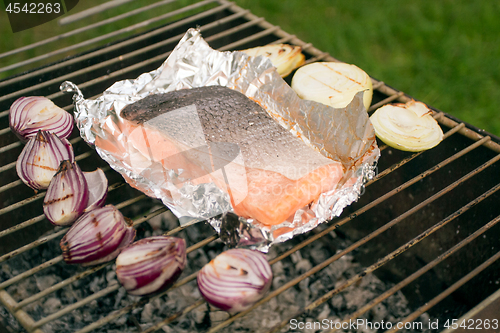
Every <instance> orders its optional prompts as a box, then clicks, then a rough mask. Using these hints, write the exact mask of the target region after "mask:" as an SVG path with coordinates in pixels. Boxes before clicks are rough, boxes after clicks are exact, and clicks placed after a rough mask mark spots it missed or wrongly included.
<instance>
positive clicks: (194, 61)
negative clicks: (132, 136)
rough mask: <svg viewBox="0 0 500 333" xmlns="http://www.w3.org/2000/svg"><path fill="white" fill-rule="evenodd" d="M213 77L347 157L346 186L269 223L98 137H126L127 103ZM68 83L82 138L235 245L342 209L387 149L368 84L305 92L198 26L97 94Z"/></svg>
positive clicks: (223, 194) (131, 179)
mask: <svg viewBox="0 0 500 333" xmlns="http://www.w3.org/2000/svg"><path fill="white" fill-rule="evenodd" d="M210 85H220V86H226V87H228V88H231V89H234V90H237V91H239V92H241V93H243V94H245V95H246V96H247V97H249V98H251V99H253V100H254V101H256V102H258V103H259V104H260V105H261V106H262V107H263V108H264V109H265V110H266V111H267V112H268V114H269V115H270V116H271V117H272V118H273V119H275V120H276V121H277V122H278V123H279V124H281V125H282V126H283V127H285V128H286V129H288V130H290V131H291V132H292V133H293V134H295V135H296V136H298V137H299V138H301V139H302V140H303V141H304V142H305V143H306V144H307V145H309V146H310V147H311V149H315V150H317V151H318V152H320V153H321V154H323V155H324V156H326V157H328V158H331V159H333V160H336V161H338V162H340V163H342V165H343V167H344V176H343V178H342V180H341V181H340V182H339V184H338V186H337V187H336V188H335V189H332V190H330V191H329V192H326V193H322V194H321V195H320V197H319V198H318V199H317V200H316V201H315V202H313V203H311V204H310V205H308V206H307V207H303V208H302V209H299V210H297V211H296V213H295V215H294V216H293V217H291V218H289V219H288V220H287V221H285V222H283V223H281V224H279V225H274V226H267V225H263V224H261V223H258V222H257V221H254V220H252V219H245V218H242V217H238V216H236V215H235V214H234V213H232V205H231V200H230V197H229V195H228V193H227V191H225V189H222V188H220V187H218V186H217V185H216V184H214V183H213V182H208V183H202V184H196V183H193V182H191V181H190V180H189V179H183V180H182V186H179V179H182V177H181V176H182V170H161V166H158V164H157V163H156V164H155V163H152V162H151V161H141V160H140V158H139V159H135V158H134V156H132V155H133V154H132V153H130V156H127V159H123V158H117V157H116V156H115V155H113V154H112V153H111V152H110V151H108V150H106V149H105V148H103V147H102V145H101V147H100V146H99V145H95V143H96V139H97V140H101V141H100V142H106V140H110V141H111V140H117V139H116V138H118V140H122V144H126V141H127V138H123V137H122V138H120V135H115V136H114V137H110V135H109V131H110V128H116V124H120V122H121V121H122V119H121V117H120V111H121V110H122V109H123V108H124V107H125V106H126V105H128V104H131V103H134V102H136V101H138V100H140V99H142V98H144V97H146V96H148V95H150V94H161V93H166V92H170V91H174V90H180V89H186V88H194V87H202V86H210ZM61 90H62V91H65V92H72V93H74V96H73V100H74V104H75V119H76V123H77V126H78V128H79V130H80V134H81V136H82V138H83V139H84V140H85V141H86V142H87V143H88V144H89V145H91V146H94V147H95V148H96V151H97V152H98V154H99V155H100V156H101V157H102V158H103V159H104V160H106V161H107V162H108V163H109V164H110V166H111V167H112V168H113V169H115V170H116V171H118V172H119V173H121V174H122V176H123V177H124V178H125V180H126V181H127V182H128V183H129V184H130V185H131V186H133V187H135V188H137V189H139V190H141V191H143V192H144V193H146V194H147V195H149V196H152V197H155V198H158V199H160V200H162V202H163V203H164V204H165V205H166V206H167V207H168V208H169V209H171V210H172V212H173V213H174V214H175V215H176V216H177V217H179V221H180V223H181V225H187V224H190V223H195V222H198V221H204V220H205V221H208V222H209V223H210V224H211V225H212V226H213V227H214V229H215V230H216V231H217V232H218V233H219V234H220V236H221V239H222V240H223V241H225V242H226V243H227V244H228V245H229V246H231V247H235V246H236V247H238V246H240V247H249V248H255V249H259V250H261V251H267V249H268V248H269V246H271V245H272V244H275V243H279V242H283V241H285V240H287V239H290V238H292V237H293V236H294V235H297V234H302V233H304V232H307V231H309V230H311V229H313V228H315V227H316V226H317V225H318V224H320V223H322V222H325V221H328V220H330V219H332V218H334V217H336V216H339V215H340V214H341V213H342V210H343V209H344V208H345V207H346V206H347V205H349V204H351V203H352V202H354V201H356V200H357V199H358V197H359V196H360V194H361V192H362V189H363V184H364V183H365V182H366V181H367V180H368V179H371V178H372V177H373V176H374V170H375V163H376V161H377V160H378V157H379V156H380V151H379V149H378V147H377V144H376V140H375V133H374V130H373V127H372V125H371V123H370V120H369V118H368V114H367V112H366V110H365V108H364V106H363V98H362V97H363V92H360V93H358V94H357V95H356V96H355V98H354V99H353V101H352V102H351V103H350V104H349V105H347V106H346V107H345V108H339V109H336V108H332V107H329V106H326V105H323V104H320V103H316V102H313V101H306V100H302V99H300V98H299V97H298V96H297V95H296V94H295V92H294V91H293V90H292V89H291V88H290V86H289V85H288V84H287V83H286V82H285V81H284V80H283V79H282V78H281V76H280V75H279V74H278V73H277V71H276V69H275V68H274V67H273V66H272V63H271V61H270V60H268V59H267V58H265V57H262V56H259V57H249V56H247V55H246V54H244V53H242V52H219V51H216V50H213V49H212V48H211V47H210V46H209V45H208V44H207V43H206V42H205V41H204V40H203V38H202V37H201V34H200V32H199V31H198V30H196V29H190V30H188V31H187V32H186V34H185V35H184V37H183V38H182V39H181V41H180V42H179V44H178V45H177V46H176V47H175V49H174V50H173V51H172V53H171V54H170V56H169V57H168V59H167V60H166V61H165V62H164V63H163V64H162V65H161V66H160V67H159V68H158V69H157V70H154V71H152V72H149V73H144V74H142V75H140V76H139V77H138V78H136V79H133V80H123V81H119V82H116V83H115V84H113V85H112V86H111V87H109V88H108V89H106V90H105V91H104V92H103V94H102V96H101V97H99V98H97V99H95V100H87V99H85V98H84V97H83V94H82V93H81V91H80V90H79V89H78V87H77V86H76V85H75V84H73V83H71V82H68V81H66V82H64V83H63V84H62V85H61ZM105 128H106V129H107V130H104V129H105ZM143 162H144V163H143ZM141 163H143V164H144V165H143V164H141ZM159 168H160V169H159ZM158 170H161V172H164V173H165V175H166V176H165V177H164V178H165V180H164V181H162V182H158V181H157V180H156V179H155V178H154V177H153V176H152V175H153V174H155V173H157V172H159V171H158Z"/></svg>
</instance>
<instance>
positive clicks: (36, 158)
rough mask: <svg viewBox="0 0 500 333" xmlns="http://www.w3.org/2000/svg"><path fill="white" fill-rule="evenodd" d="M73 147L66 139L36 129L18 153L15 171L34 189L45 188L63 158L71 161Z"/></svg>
mask: <svg viewBox="0 0 500 333" xmlns="http://www.w3.org/2000/svg"><path fill="white" fill-rule="evenodd" d="M74 159H75V157H74V154H73V147H72V146H71V144H70V143H69V141H68V140H67V139H64V138H63V139H60V138H59V137H58V136H57V135H55V134H51V133H49V132H46V131H38V133H37V135H36V136H35V137H32V138H31V139H30V140H29V141H28V143H27V144H26V146H24V148H23V151H22V152H21V154H20V155H19V158H18V159H17V163H16V171H17V174H18V175H19V178H21V180H22V181H23V182H24V183H25V184H26V185H28V186H29V187H31V188H32V189H34V190H41V189H46V188H47V187H48V186H49V184H50V180H51V179H52V177H53V176H54V175H55V174H56V172H57V169H58V168H59V165H60V164H61V162H62V161H64V160H69V161H70V162H73V161H74Z"/></svg>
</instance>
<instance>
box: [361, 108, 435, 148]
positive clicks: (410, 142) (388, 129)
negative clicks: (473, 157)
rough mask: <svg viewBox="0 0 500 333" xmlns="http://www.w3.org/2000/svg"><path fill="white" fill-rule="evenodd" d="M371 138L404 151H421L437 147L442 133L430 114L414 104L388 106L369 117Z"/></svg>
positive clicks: (430, 112) (427, 109)
mask: <svg viewBox="0 0 500 333" xmlns="http://www.w3.org/2000/svg"><path fill="white" fill-rule="evenodd" d="M370 120H371V122H372V124H373V128H374V129H375V134H376V135H377V137H378V138H379V139H380V140H382V141H383V142H384V143H385V144H387V145H388V146H391V147H393V148H396V149H400V150H405V151H422V150H426V149H430V148H432V147H435V146H437V145H438V144H439V143H440V142H441V140H443V131H442V130H441V127H440V126H439V124H438V123H437V121H436V120H435V119H434V118H433V117H432V111H431V110H430V109H429V108H428V107H427V106H426V105H425V104H424V103H421V102H416V101H414V100H412V101H410V102H408V103H406V104H401V103H400V104H389V105H384V106H382V107H381V108H379V109H377V111H375V112H374V113H373V115H372V116H371V117H370Z"/></svg>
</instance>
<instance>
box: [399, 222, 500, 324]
mask: <svg viewBox="0 0 500 333" xmlns="http://www.w3.org/2000/svg"><path fill="white" fill-rule="evenodd" d="M498 220H499V219H498V218H497V219H495V221H496V223H498ZM498 259H500V252H497V254H495V255H494V256H492V257H491V258H489V259H488V260H486V261H485V262H483V263H482V264H481V265H479V266H478V267H477V268H475V269H474V270H473V271H472V272H470V273H469V274H467V275H466V276H464V277H463V278H461V279H460V280H458V281H457V282H456V283H454V284H453V285H452V286H451V287H449V288H448V289H446V290H445V291H443V292H442V293H441V294H439V295H438V296H436V297H435V298H433V299H432V300H430V301H429V302H427V303H426V304H425V305H422V307H420V308H419V309H418V310H417V311H415V312H413V313H412V314H411V315H409V316H408V317H406V318H405V319H403V321H402V323H406V322H411V321H413V320H415V319H417V318H418V317H419V316H420V315H421V314H422V313H424V312H425V311H427V310H429V309H430V308H432V307H433V306H434V305H436V304H438V303H439V302H441V301H442V300H443V299H445V298H446V297H448V296H449V295H451V294H452V293H453V292H455V291H456V290H457V289H459V288H460V287H462V286H463V285H464V284H466V283H467V282H469V281H470V280H471V279H472V278H474V277H475V276H477V275H478V274H479V273H481V272H482V271H483V270H485V269H486V268H488V266H490V265H491V264H493V263H494V262H495V261H497V260H498ZM397 331H399V330H398V329H397V328H394V329H393V330H392V331H390V332H397Z"/></svg>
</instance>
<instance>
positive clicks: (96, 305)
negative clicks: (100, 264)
mask: <svg viewBox="0 0 500 333" xmlns="http://www.w3.org/2000/svg"><path fill="white" fill-rule="evenodd" d="M152 206H154V205H152ZM152 206H150V207H152ZM157 208H159V207H153V208H151V210H154V209H157ZM133 213H134V214H136V215H126V216H140V215H144V212H143V211H137V212H133ZM176 227H178V221H177V219H176V218H175V216H174V215H173V214H172V213H171V212H165V213H162V214H160V215H158V216H155V217H154V218H152V219H150V220H149V221H148V222H146V223H143V224H142V225H141V226H139V228H138V230H137V231H138V233H137V239H141V238H144V237H148V236H153V235H160V234H163V233H165V232H166V231H168V230H172V229H174V228H176ZM323 228H324V226H322V227H320V228H319V229H318V230H315V231H313V233H314V232H318V231H320V230H321V229H323ZM213 234H214V231H213V230H212V228H211V227H210V226H209V225H207V224H205V223H197V224H195V225H192V226H189V227H188V228H186V229H184V230H182V231H180V232H178V233H177V234H175V236H177V237H182V238H184V239H186V242H187V246H188V247H189V246H191V245H193V244H196V243H197V242H199V241H202V240H204V239H206V238H207V237H210V236H211V235H213ZM307 236H308V235H301V236H299V237H296V238H294V239H292V240H290V241H288V242H286V243H283V244H279V245H277V246H273V247H272V248H271V249H270V252H269V255H268V257H269V258H274V257H276V256H278V255H279V254H281V253H283V252H285V251H287V250H288V249H290V248H291V247H293V246H294V245H296V244H298V243H300V242H301V241H303V240H305V239H306V238H307ZM59 241H60V238H57V239H54V240H52V241H50V242H47V243H45V244H42V245H40V246H39V247H37V248H35V249H33V250H30V251H27V252H25V253H23V254H21V255H18V256H16V257H14V258H12V259H11V260H8V261H6V262H4V263H3V264H1V266H0V268H1V269H0V281H5V280H8V279H10V278H12V277H14V276H16V275H18V274H20V273H22V272H24V271H26V270H29V269H31V268H33V267H35V266H37V265H39V264H41V263H43V262H46V261H48V260H50V259H53V258H55V257H57V256H59V255H61V250H60V248H59ZM349 245H350V243H349V242H348V241H346V240H345V239H343V238H342V237H337V235H336V234H335V233H334V232H332V233H330V235H327V236H324V237H322V238H320V239H318V240H317V241H315V242H314V243H312V244H310V245H308V246H306V247H304V248H303V249H301V250H299V251H296V252H295V253H293V254H292V255H290V256H288V257H287V258H285V259H283V260H282V261H279V262H277V263H275V264H274V265H273V266H272V269H273V274H274V279H273V284H272V287H271V291H273V290H275V289H277V288H279V287H280V286H282V285H284V284H285V283H287V282H288V281H290V280H291V279H293V278H294V277H296V276H298V275H300V274H303V273H306V272H307V271H309V270H310V269H311V268H312V267H314V266H315V265H317V264H319V263H321V262H323V261H325V260H326V259H328V258H329V257H331V256H332V255H334V254H335V253H336V252H337V251H340V250H342V249H344V248H346V247H347V246H349ZM224 249H225V246H224V244H223V243H222V242H221V241H219V240H216V241H214V242H211V243H210V244H208V245H206V246H204V247H201V248H199V249H196V250H194V251H192V252H191V253H189V254H188V256H187V265H186V268H185V270H184V272H183V274H182V275H181V277H180V280H182V279H183V278H185V277H187V276H189V275H190V274H192V273H194V272H197V271H198V270H199V269H200V268H201V267H203V266H204V265H205V264H207V263H208V262H209V261H210V260H212V259H213V258H214V257H215V256H217V255H218V254H220V253H221V252H222V251H223V250H224ZM86 270H87V269H86V268H83V267H81V266H79V265H67V264H65V263H64V262H59V263H58V264H55V265H53V266H51V267H49V268H47V269H44V270H42V271H41V272H39V273H36V274H35V275H34V276H31V277H28V278H26V279H23V280H21V281H20V282H18V283H15V284H13V285H12V286H10V287H8V288H7V291H8V292H9V294H10V295H11V296H12V297H13V298H14V299H15V300H16V301H18V302H19V301H22V300H23V299H26V298H27V297H30V296H32V295H34V294H37V293H38V292H40V291H41V290H44V289H46V288H49V287H51V286H53V285H55V284H57V283H59V282H61V281H63V280H65V279H68V278H70V277H72V276H74V275H75V274H79V273H81V272H85V271H86ZM361 270H362V267H361V266H360V265H359V264H358V263H356V262H355V260H354V257H353V256H352V255H345V256H343V257H341V258H340V259H338V260H337V261H335V262H334V263H332V264H331V265H329V266H327V267H326V268H325V269H323V270H321V271H320V272H318V273H317V274H314V275H311V276H309V277H307V278H305V279H304V280H303V281H301V282H300V283H298V284H297V285H295V286H293V287H291V288H289V289H287V290H285V291H284V292H282V293H281V294H279V295H278V296H277V297H274V298H272V299H270V300H269V301H268V302H266V303H265V304H263V305H262V306H260V307H257V308H256V309H255V310H254V311H252V312H251V313H250V314H249V315H247V316H244V317H243V318H241V319H238V320H236V321H235V322H234V323H232V324H231V325H229V326H228V327H226V328H224V329H222V330H221V332H266V331H268V330H269V329H270V328H272V327H274V326H275V325H277V324H279V323H280V322H281V321H283V320H285V319H287V318H289V317H290V316H292V315H293V314H294V313H296V312H297V311H298V310H299V309H301V308H302V307H304V306H306V305H307V304H309V303H311V302H313V301H314V300H316V299H317V298H318V297H320V296H322V295H324V294H325V293H326V292H328V291H330V290H331V289H334V288H335V287H337V286H339V285H341V284H342V283H344V282H345V281H346V280H347V279H349V278H350V277H352V276H354V275H355V274H357V273H359V272H360V271H361ZM117 283H118V282H117V278H116V274H115V265H114V262H111V263H110V264H108V265H107V266H106V267H104V268H103V269H100V270H98V271H96V272H94V273H92V274H90V275H88V276H86V277H84V278H82V279H80V280H77V281H75V282H73V283H71V284H69V285H68V286H65V287H63V288H61V289H59V290H57V291H55V292H53V293H51V294H49V295H47V296H45V297H43V298H41V299H39V300H37V301H35V302H33V303H31V304H29V305H28V306H26V307H24V308H23V310H24V311H26V312H27V313H28V314H29V315H30V316H32V317H33V319H34V320H35V321H37V320H40V319H42V318H44V317H46V316H48V315H50V314H53V313H55V312H57V311H60V310H61V309H64V308H66V307H67V306H69V305H71V304H74V303H75V302H78V301H81V300H83V299H85V298H86V297H89V296H92V295H94V294H95V293H97V292H100V291H102V290H103V289H105V288H107V287H110V286H114V285H116V284H117ZM390 287H391V286H390V285H387V284H384V283H383V282H382V281H380V280H379V279H377V278H376V277H375V276H374V275H367V276H365V277H364V278H363V279H362V280H361V281H360V282H359V283H357V284H354V285H353V286H351V287H349V288H347V289H346V290H344V291H342V292H341V293H339V294H337V295H335V296H334V297H332V298H331V299H330V300H328V301H327V302H326V303H324V304H322V305H320V306H319V307H317V309H315V310H314V311H312V312H310V313H306V314H303V315H301V316H300V317H298V318H296V319H297V320H298V321H303V322H308V321H312V322H315V321H321V320H339V319H342V318H344V317H346V316H348V315H349V314H350V313H352V312H354V311H356V310H357V309H358V308H359V307H361V306H363V305H364V304H366V303H367V302H369V301H370V300H372V299H373V298H375V297H376V296H377V295H379V294H381V293H383V292H384V291H385V290H387V289H389V288H390ZM200 299H201V295H200V293H199V291H198V288H197V284H196V280H192V281H190V282H188V283H186V284H184V285H182V286H181V287H179V288H175V289H171V290H169V291H168V292H167V293H166V294H165V295H162V296H159V297H151V298H150V299H145V298H141V297H137V296H130V295H128V294H127V293H126V291H125V290H124V288H122V287H120V288H118V290H116V291H113V292H111V293H108V294H106V295H103V296H101V297H99V298H97V299H95V300H92V301H90V302H88V303H87V304H86V305H85V306H82V307H80V308H77V309H75V310H72V311H71V312H69V313H68V314H65V315H63V316H61V317H59V318H57V319H54V320H52V321H50V322H49V323H48V324H46V325H44V326H42V330H43V331H45V332H64V333H67V332H73V331H76V330H78V329H81V328H83V327H85V326H87V325H90V324H92V323H95V322H96V321H98V320H99V319H102V318H104V317H106V316H107V315H109V314H110V313H112V312H113V311H117V310H120V309H123V308H124V307H127V306H132V305H134V304H136V303H137V302H139V301H141V300H142V302H141V304H140V305H139V306H137V307H134V308H133V310H132V311H130V312H128V313H126V314H124V315H122V316H120V317H118V318H116V319H114V320H112V321H111V322H110V323H108V324H104V325H103V326H101V327H99V328H97V329H95V330H94V331H93V332H106V333H118V332H121V333H123V332H140V331H141V330H146V329H148V328H149V327H151V326H153V325H156V324H157V323H160V322H162V321H163V320H165V319H166V318H169V317H171V316H173V315H174V314H176V313H177V312H179V311H182V310H183V309H185V308H186V307H188V306H191V305H192V304H194V303H195V302H197V301H198V300H200ZM408 313H409V310H408V308H407V302H406V300H405V298H404V296H403V295H402V294H401V293H397V294H395V295H393V296H391V297H389V298H388V299H387V300H385V301H384V302H382V303H381V304H379V305H377V306H375V307H374V308H373V309H371V310H370V311H369V312H368V313H367V314H365V315H364V317H365V318H367V319H369V320H371V321H381V320H384V321H391V322H396V321H398V320H399V319H401V318H403V317H404V316H405V315H406V314H408ZM227 318H229V315H228V313H226V312H225V311H220V310H218V309H216V308H213V307H212V306H209V305H207V303H203V304H202V305H200V306H198V307H197V308H195V309H194V310H192V311H190V312H189V313H187V314H186V315H183V316H179V317H178V318H177V319H175V320H174V321H172V322H170V323H168V324H165V325H164V326H162V327H161V328H160V331H163V332H167V333H183V332H186V333H188V332H204V331H206V330H207V329H208V328H209V327H212V326H214V325H216V324H218V323H221V322H223V321H225V320H226V319H227ZM0 320H1V321H0V324H2V325H4V326H6V327H9V328H11V330H12V332H19V333H21V332H25V331H24V330H23V328H22V327H21V325H19V323H18V322H17V321H16V320H15V318H13V317H12V316H11V314H10V313H9V312H8V311H7V310H6V309H5V308H3V307H0ZM287 331H290V332H292V330H291V329H290V327H289V325H287V326H285V328H284V329H283V332H287ZM304 332H306V331H304ZM307 332H320V331H319V330H316V331H314V330H311V331H307ZM359 332H370V333H372V332H375V331H370V330H361V331H359Z"/></svg>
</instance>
